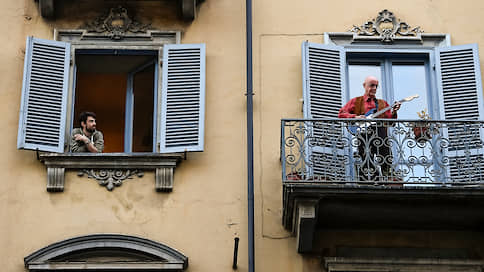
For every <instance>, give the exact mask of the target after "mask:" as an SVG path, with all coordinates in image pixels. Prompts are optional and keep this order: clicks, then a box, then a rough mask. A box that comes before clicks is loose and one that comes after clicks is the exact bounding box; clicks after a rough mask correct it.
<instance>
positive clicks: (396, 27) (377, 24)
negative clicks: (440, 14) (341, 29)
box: [350, 9, 423, 43]
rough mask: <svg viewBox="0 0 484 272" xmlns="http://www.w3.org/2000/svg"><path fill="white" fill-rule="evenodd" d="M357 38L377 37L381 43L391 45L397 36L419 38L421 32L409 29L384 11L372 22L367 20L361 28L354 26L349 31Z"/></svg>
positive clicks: (417, 29)
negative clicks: (357, 36)
mask: <svg viewBox="0 0 484 272" xmlns="http://www.w3.org/2000/svg"><path fill="white" fill-rule="evenodd" d="M350 31H351V32H354V33H356V34H357V35H359V36H379V37H380V39H381V41H382V42H386V43H391V42H393V40H394V39H395V37H397V36H415V37H417V36H419V35H420V33H422V32H423V30H421V29H420V27H419V26H417V27H414V28H412V27H410V25H408V24H407V23H406V22H402V21H400V20H399V19H397V18H396V17H395V15H393V12H391V11H388V10H386V9H384V10H382V11H380V12H379V13H378V16H377V17H376V18H375V19H373V20H368V21H366V22H365V23H364V24H362V25H361V26H356V25H354V26H353V28H352V29H351V30H350Z"/></svg>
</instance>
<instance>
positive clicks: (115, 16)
mask: <svg viewBox="0 0 484 272" xmlns="http://www.w3.org/2000/svg"><path fill="white" fill-rule="evenodd" d="M150 27H151V24H143V23H141V22H138V21H135V20H134V19H131V18H130V17H129V16H128V10H127V9H126V8H124V7H121V6H119V7H116V8H111V9H110V10H109V13H108V14H105V15H103V16H100V17H98V18H96V20H94V22H92V23H87V24H86V25H85V26H84V27H83V28H85V29H86V30H87V31H88V32H95V33H102V34H104V35H107V36H109V37H110V38H111V39H113V40H120V39H122V38H123V37H124V36H125V35H127V34H128V33H146V31H147V30H148V29H149V28H150Z"/></svg>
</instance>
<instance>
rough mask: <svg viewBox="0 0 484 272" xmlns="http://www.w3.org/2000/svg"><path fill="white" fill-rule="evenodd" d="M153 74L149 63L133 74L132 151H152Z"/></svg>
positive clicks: (153, 68)
mask: <svg viewBox="0 0 484 272" xmlns="http://www.w3.org/2000/svg"><path fill="white" fill-rule="evenodd" d="M154 74H155V67H154V65H151V66H149V67H147V68H145V69H144V70H142V71H140V72H138V73H136V74H135V76H134V80H133V93H134V107H133V146H132V151H133V152H152V151H153V103H154V92H153V87H154V81H155V78H154Z"/></svg>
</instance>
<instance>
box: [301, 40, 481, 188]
mask: <svg viewBox="0 0 484 272" xmlns="http://www.w3.org/2000/svg"><path fill="white" fill-rule="evenodd" d="M477 48H478V47H477V45H476V44H471V45H462V46H435V47H423V46H418V45H412V46H406V47H403V46H395V47H394V48H392V47H391V46H388V45H386V46H371V47H369V46H357V45H348V46H338V45H330V44H325V45H323V44H315V43H310V42H303V44H302V64H303V97H304V118H306V119H317V118H337V116H338V110H339V109H340V108H341V107H342V106H343V105H344V104H345V103H346V102H347V101H348V100H349V99H350V98H352V97H355V96H359V95H362V94H363V88H362V87H361V84H362V82H363V79H364V77H366V76H368V75H375V76H377V77H379V79H380V86H381V90H380V91H378V92H377V93H379V94H380V95H381V98H383V99H385V100H387V101H395V100H399V99H402V98H404V97H406V96H408V95H411V94H414V92H417V93H418V94H419V95H420V96H421V98H420V99H419V102H418V104H413V105H411V108H410V109H407V112H409V114H405V113H404V111H401V112H402V116H399V118H404V119H417V116H416V112H417V111H418V110H417V108H418V109H419V110H422V109H428V110H429V112H430V116H431V117H432V118H433V119H437V120H443V121H444V122H445V121H457V120H483V113H484V110H483V98H482V86H481V73H480V64H479V55H478V51H477V50H478V49H477ZM412 88H415V90H412ZM405 106H407V105H405ZM399 115H400V113H399ZM321 129H322V130H323V131H322V132H318V130H321ZM308 131H311V130H310V129H309V130H308ZM469 131H470V132H469ZM311 133H312V134H314V137H316V138H321V137H323V138H322V139H323V140H319V141H317V143H316V144H309V145H308V150H306V154H307V156H308V158H307V161H308V167H309V168H311V169H310V170H308V172H309V173H314V174H317V175H324V176H330V177H331V176H335V175H338V177H340V178H342V177H344V175H345V174H346V175H348V173H349V172H350V171H351V169H347V168H348V167H347V165H351V164H348V161H351V159H352V156H351V154H350V152H351V146H350V144H346V145H345V144H344V141H343V140H342V141H341V142H342V144H341V145H338V144H337V145H336V146H335V145H334V143H335V142H336V143H338V141H334V139H344V138H345V137H344V136H342V135H343V134H344V133H346V132H345V131H344V130H342V129H341V128H339V127H335V126H333V127H332V128H325V127H324V126H322V127H319V128H315V129H313V130H312V131H311ZM441 133H442V134H443V135H444V136H446V138H448V139H449V146H448V147H447V146H443V149H442V153H441V154H436V155H439V156H440V157H441V158H439V159H440V160H441V161H445V163H446V164H447V163H448V165H446V168H447V171H446V173H444V174H443V175H444V178H445V176H447V177H451V178H452V179H454V180H458V178H459V177H464V179H465V180H469V178H472V171H471V170H470V168H473V166H474V165H476V164H478V163H481V162H482V161H483V160H484V158H483V157H482V154H479V149H482V142H483V141H484V134H483V131H482V129H481V128H480V127H479V126H476V127H469V126H465V125H462V126H460V125H456V126H455V127H453V128H442V129H441ZM324 134H326V136H324ZM471 134H472V135H473V136H472V137H471V138H469V135H471ZM324 137H331V139H333V141H331V142H332V143H333V146H328V148H326V146H324V144H323V143H324ZM328 142H329V141H328ZM345 148H346V151H345V150H344V149H345ZM469 152H470V153H469ZM464 153H465V154H464ZM432 155H434V154H432ZM431 159H432V158H431ZM433 159H435V158H433ZM338 173H339V174H338Z"/></svg>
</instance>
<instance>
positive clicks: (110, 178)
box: [77, 169, 144, 191]
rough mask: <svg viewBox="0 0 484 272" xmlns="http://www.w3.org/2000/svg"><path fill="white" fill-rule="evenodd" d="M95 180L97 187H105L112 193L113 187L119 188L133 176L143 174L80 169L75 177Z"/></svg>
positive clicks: (135, 170) (128, 171)
mask: <svg viewBox="0 0 484 272" xmlns="http://www.w3.org/2000/svg"><path fill="white" fill-rule="evenodd" d="M84 174H87V177H88V178H93V179H96V180H97V182H98V183H99V185H101V186H106V189H108V190H109V191H112V190H113V189H114V187H115V186H121V185H122V184H123V181H125V180H126V179H132V178H133V176H134V175H137V176H138V177H143V175H144V172H143V171H141V170H137V169H134V170H132V169H82V170H80V171H79V172H78V173H77V175H78V176H80V177H81V176H84Z"/></svg>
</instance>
